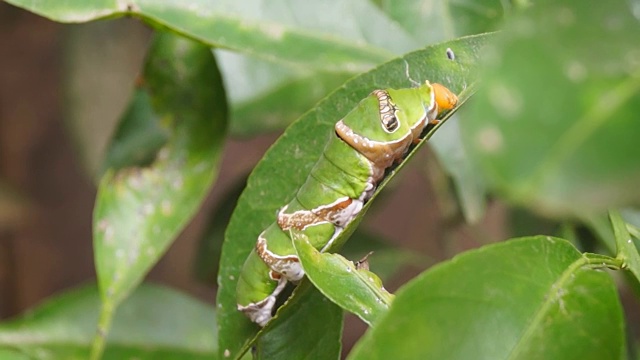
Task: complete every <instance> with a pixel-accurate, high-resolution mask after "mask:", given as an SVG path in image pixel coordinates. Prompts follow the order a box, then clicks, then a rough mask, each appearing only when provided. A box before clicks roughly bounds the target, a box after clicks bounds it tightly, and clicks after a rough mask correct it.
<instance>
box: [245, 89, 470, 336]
mask: <svg viewBox="0 0 640 360" xmlns="http://www.w3.org/2000/svg"><path fill="white" fill-rule="evenodd" d="M457 101H458V98H457V97H456V95H455V94H453V93H452V92H451V91H450V90H449V89H447V88H446V87H444V86H443V85H440V84H436V83H433V84H431V83H429V82H428V81H426V82H425V83H424V84H423V85H421V86H419V87H416V88H408V89H384V90H374V91H373V92H372V93H371V94H370V95H369V96H367V97H366V98H364V99H363V100H362V101H360V103H359V104H358V105H357V106H356V107H355V108H354V109H353V110H352V111H350V112H349V113H348V114H347V115H346V116H345V117H344V118H342V119H341V120H340V121H338V122H337V123H336V125H335V136H332V137H331V139H330V140H329V141H328V143H327V144H326V146H325V148H324V151H323V154H322V156H321V157H320V159H319V160H318V161H317V162H316V164H315V165H314V167H313V168H312V170H311V173H310V174H309V176H308V177H307V179H306V181H305V182H304V184H303V185H302V186H301V187H300V188H299V189H298V191H297V193H296V195H295V197H294V198H293V200H291V201H290V202H289V203H288V204H286V205H284V206H283V207H282V208H281V209H280V210H279V211H278V214H277V218H276V221H275V222H274V223H272V224H271V225H270V226H269V227H267V229H265V230H264V231H263V232H262V233H261V234H260V235H259V236H258V240H257V242H256V246H255V248H254V249H253V250H252V251H251V253H250V254H249V256H248V257H247V260H246V261H245V263H244V265H243V268H242V272H241V273H240V276H239V278H238V284H237V288H236V298H237V304H238V310H240V311H242V312H243V313H245V315H247V316H248V317H249V319H251V321H253V322H256V323H257V324H259V325H260V326H264V325H265V324H266V323H267V322H268V321H269V320H270V319H271V317H272V313H273V310H274V306H275V303H276V297H277V296H278V294H279V293H280V292H281V291H282V290H283V289H284V287H285V285H286V283H287V282H288V281H290V282H293V283H296V282H298V281H299V280H301V279H302V277H303V276H304V270H303V269H302V266H301V265H300V261H299V259H298V256H297V255H296V251H295V248H294V245H293V242H292V240H291V238H290V235H289V231H290V230H291V229H295V230H297V231H300V232H303V233H304V234H305V235H306V237H308V239H309V240H310V242H311V244H312V245H313V246H314V247H315V248H317V249H319V250H321V251H323V250H325V249H326V248H328V247H329V246H330V245H331V244H332V242H333V241H334V239H335V238H336V237H337V236H338V234H340V232H341V231H342V230H343V229H344V228H345V226H347V225H348V224H349V222H350V221H351V220H353V218H354V217H355V216H356V215H357V214H358V213H359V212H360V210H362V207H363V205H364V204H365V203H366V201H367V200H369V198H371V196H372V195H373V193H374V191H375V189H376V187H377V185H378V184H379V183H380V181H381V180H382V179H383V178H384V176H385V171H386V170H387V169H388V168H389V167H391V166H392V165H393V164H394V163H397V162H399V161H401V160H402V158H403V157H404V156H405V154H406V153H407V151H408V149H409V147H410V146H411V144H414V143H417V142H418V141H419V140H420V138H419V137H420V134H421V133H422V131H423V130H424V128H425V127H426V126H427V125H428V124H436V123H437V122H438V120H437V118H438V115H439V114H440V113H441V112H443V111H445V110H450V109H452V108H454V107H455V106H456V104H457Z"/></svg>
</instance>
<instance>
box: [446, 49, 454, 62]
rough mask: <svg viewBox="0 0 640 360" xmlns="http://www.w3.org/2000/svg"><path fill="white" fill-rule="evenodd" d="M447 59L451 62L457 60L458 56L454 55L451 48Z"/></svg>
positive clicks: (448, 50)
mask: <svg viewBox="0 0 640 360" xmlns="http://www.w3.org/2000/svg"><path fill="white" fill-rule="evenodd" d="M447 58H448V59H449V60H455V59H456V54H454V53H453V50H451V48H447Z"/></svg>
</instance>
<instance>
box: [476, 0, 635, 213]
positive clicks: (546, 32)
mask: <svg viewBox="0 0 640 360" xmlns="http://www.w3.org/2000/svg"><path fill="white" fill-rule="evenodd" d="M630 6H631V5H630V3H629V2H628V1H625V0H614V1H609V2H606V3H605V2H598V3H591V2H584V1H578V2H576V1H570V0H562V1H546V0H545V1H539V2H538V3H537V4H536V6H532V7H530V8H529V9H528V10H529V11H527V12H526V13H523V14H522V16H518V17H515V18H514V19H513V21H511V22H510V23H509V24H508V26H506V28H505V31H504V32H502V33H501V34H500V35H499V41H497V42H496V46H495V48H493V49H491V51H489V55H490V58H491V59H492V62H491V66H490V69H489V70H488V72H487V74H486V77H485V79H484V81H483V86H484V90H483V91H482V90H479V92H478V98H477V99H476V100H475V101H474V104H475V106H474V107H473V108H472V109H471V110H472V111H470V115H471V118H474V119H481V121H471V118H470V119H469V120H470V121H466V122H464V123H463V126H464V128H463V130H464V132H465V142H464V143H465V144H467V145H468V147H469V149H470V153H471V154H474V155H475V156H476V157H477V159H478V161H479V162H480V164H481V165H482V168H483V170H484V173H485V175H486V176H487V178H488V180H489V181H490V183H491V185H492V186H493V187H494V188H495V189H496V190H497V191H499V192H501V193H502V194H504V195H505V196H507V197H508V198H509V199H510V200H511V201H513V202H515V203H517V204H521V205H523V206H527V207H531V208H534V209H536V210H538V211H540V212H542V213H543V214H546V215H554V214H555V215H558V214H584V213H587V212H602V211H605V210H607V209H609V208H615V207H618V206H620V205H622V204H629V203H638V202H640V190H639V188H638V186H637V184H638V183H639V182H640V162H638V159H637V156H636V154H637V153H638V151H637V138H638V135H640V122H638V121H637V114H638V113H639V112H640V62H638V61H637V59H638V58H639V57H640V43H639V42H638V41H637V39H638V38H640V26H638V20H637V19H636V18H634V17H633V15H632V11H631V9H630ZM593 54H601V56H593ZM523 69H526V71H525V70H523Z"/></svg>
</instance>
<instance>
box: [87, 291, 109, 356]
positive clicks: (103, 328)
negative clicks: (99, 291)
mask: <svg viewBox="0 0 640 360" xmlns="http://www.w3.org/2000/svg"><path fill="white" fill-rule="evenodd" d="M112 320H113V304H112V303H111V301H104V300H103V302H102V307H101V308H100V318H99V319H98V327H97V329H96V335H95V336H94V337H93V341H92V343H91V357H90V359H91V360H100V359H101V358H102V354H103V353H104V348H105V345H106V341H107V334H108V333H109V329H110V328H111V321H112Z"/></svg>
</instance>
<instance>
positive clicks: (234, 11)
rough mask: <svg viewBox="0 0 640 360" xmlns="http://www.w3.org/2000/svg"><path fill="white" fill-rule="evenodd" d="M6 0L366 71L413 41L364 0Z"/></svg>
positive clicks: (53, 13) (299, 61) (71, 17)
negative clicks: (134, 20)
mask: <svg viewBox="0 0 640 360" xmlns="http://www.w3.org/2000/svg"><path fill="white" fill-rule="evenodd" d="M8 2H9V3H11V4H14V5H16V6H20V7H22V8H25V9H27V10H30V11H33V12H35V13H37V14H39V15H42V16H45V17H47V18H49V19H51V20H55V21H59V22H86V21H91V20H96V19H101V18H106V17H110V18H113V17H120V16H128V15H134V16H138V17H141V18H142V19H143V20H145V21H146V22H149V23H151V24H152V25H154V26H157V27H162V28H167V29H169V30H171V31H174V32H177V33H180V34H183V35H185V36H187V37H190V38H193V39H195V40H198V41H200V42H202V43H203V44H207V45H209V46H210V47H219V48H224V49H230V50H233V51H237V52H241V53H245V54H251V55H253V56H258V57H260V58H262V59H265V60H270V61H275V62H288V63H292V64H296V65H297V66H302V67H307V68H316V69H324V70H329V71H350V72H351V71H363V70H366V69H368V68H371V67H372V66H374V65H375V64H378V63H380V62H382V61H385V60H388V59H390V58H391V57H392V56H393V54H399V53H402V52H405V51H408V50H410V49H413V48H415V47H416V44H415V43H414V42H413V40H412V39H411V37H410V36H408V35H407V34H406V33H405V32H404V31H403V30H402V29H401V28H400V27H398V26H397V25H395V24H394V23H393V22H392V21H390V20H389V19H388V18H386V16H384V14H382V13H381V12H380V11H379V10H378V9H376V8H375V7H374V6H373V5H371V4H370V3H369V2H368V1H365V0H352V1H349V2H347V3H345V2H341V1H339V0H327V1H321V2H317V1H316V2H300V1H296V0H279V1H272V2H269V3H268V4H266V3H264V2H263V1H259V0H253V1H235V0H219V1H209V0H192V1H188V2H185V1H178V0H163V1H159V0H130V1H117V0H92V1H89V0H70V1H47V0H35V1H34V0H9V1H8ZM317 14H324V15H323V16H317ZM371 23H373V24H375V26H370V25H369V24H371ZM368 25H369V26H368Z"/></svg>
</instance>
